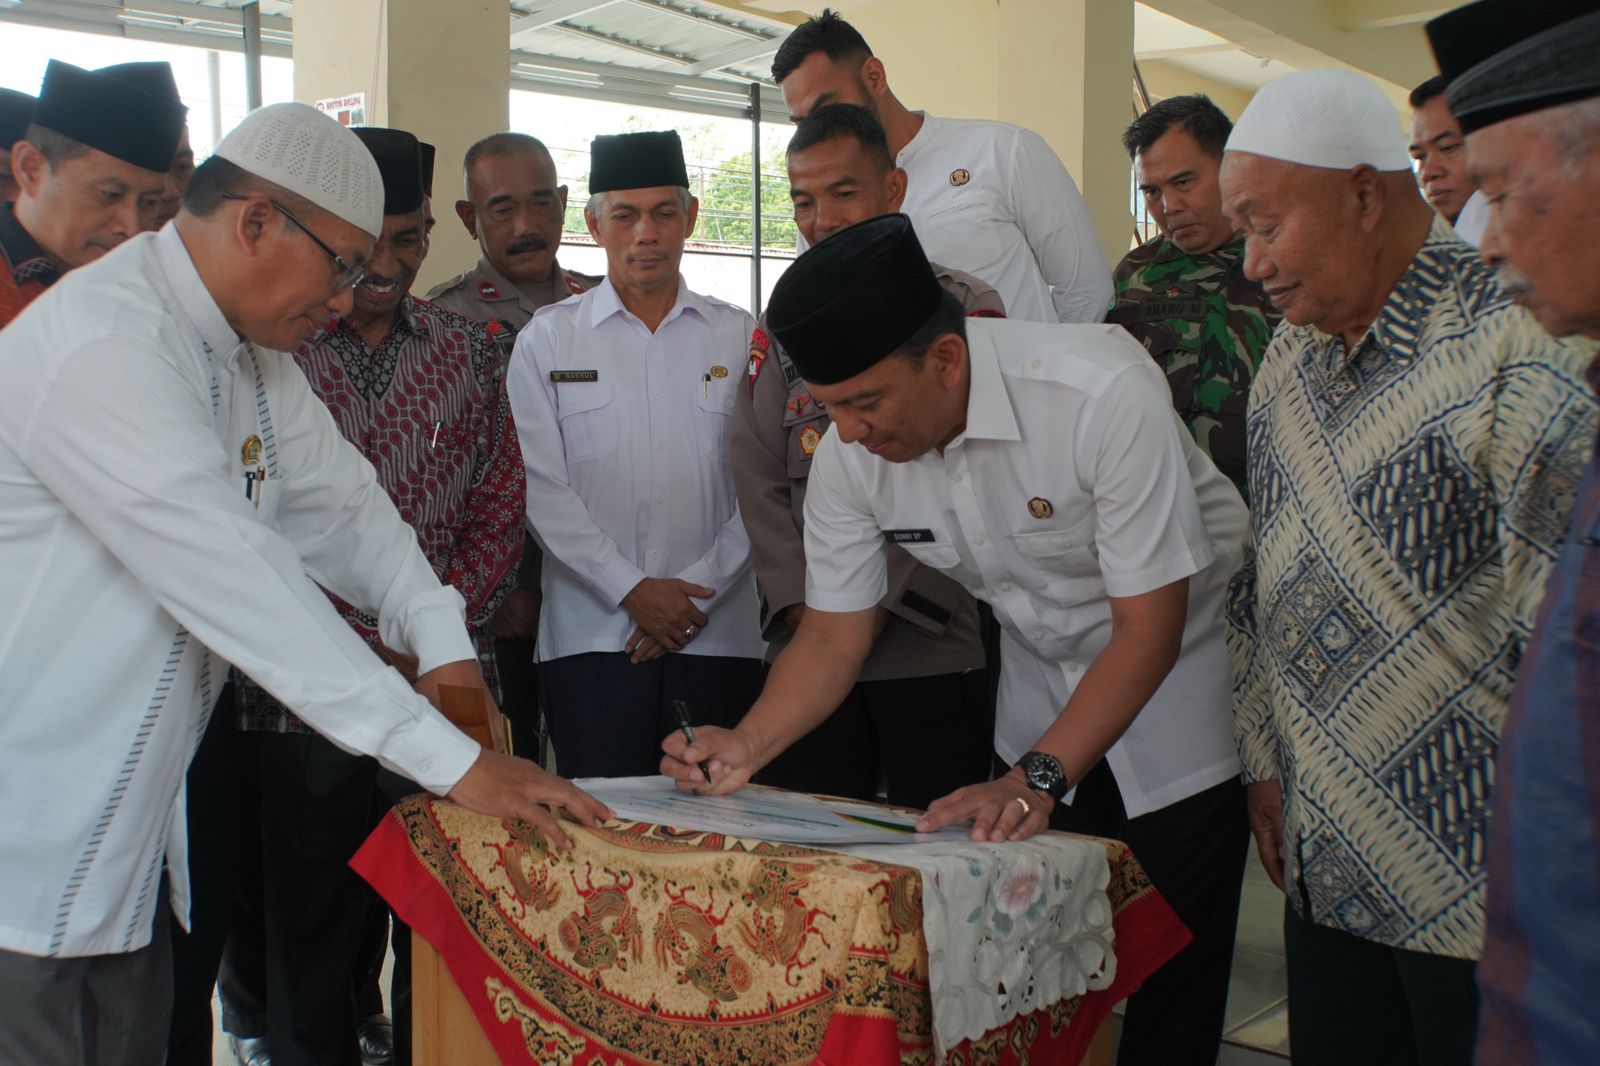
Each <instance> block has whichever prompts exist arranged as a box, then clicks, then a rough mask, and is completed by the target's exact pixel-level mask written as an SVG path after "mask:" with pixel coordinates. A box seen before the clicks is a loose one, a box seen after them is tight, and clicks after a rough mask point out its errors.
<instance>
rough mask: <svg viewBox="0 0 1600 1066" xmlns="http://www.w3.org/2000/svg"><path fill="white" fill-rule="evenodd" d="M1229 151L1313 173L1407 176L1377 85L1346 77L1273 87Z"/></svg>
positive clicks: (1402, 146) (1287, 79)
mask: <svg viewBox="0 0 1600 1066" xmlns="http://www.w3.org/2000/svg"><path fill="white" fill-rule="evenodd" d="M1227 150H1228V151H1230V152H1249V153H1251V154H1252V155H1261V156H1266V157H1267V158H1268V159H1282V160H1284V161H1285V162H1288V163H1299V164H1300V165H1302V166H1308V167H1327V168H1329V169H1331V170H1350V169H1351V168H1353V167H1358V166H1361V165H1362V164H1363V163H1364V164H1366V165H1367V166H1370V167H1372V168H1373V169H1374V170H1410V169H1411V157H1410V155H1409V154H1408V153H1407V152H1406V139H1405V136H1404V135H1403V134H1402V133H1401V132H1400V117H1399V115H1398V114H1396V112H1395V109H1394V106H1393V105H1392V104H1390V103H1389V98H1388V97H1386V96H1384V95H1383V90H1382V89H1379V88H1378V86H1377V85H1376V84H1374V83H1373V82H1372V81H1371V80H1369V79H1367V78H1363V77H1362V76H1361V75H1359V74H1355V73H1352V72H1350V71H1347V70H1303V71H1298V72H1296V73H1294V74H1285V75H1284V76H1283V77H1281V78H1278V79H1276V80H1274V81H1270V82H1268V83H1267V84H1266V85H1265V86H1263V87H1262V88H1261V91H1259V92H1258V93H1256V95H1255V98H1254V99H1252V100H1251V101H1250V103H1249V105H1248V106H1247V107H1246V108H1245V109H1244V114H1242V115H1240V116H1239V121H1238V123H1237V124H1236V125H1235V126H1234V127H1233V133H1232V135H1231V136H1229V137H1228V149H1227Z"/></svg>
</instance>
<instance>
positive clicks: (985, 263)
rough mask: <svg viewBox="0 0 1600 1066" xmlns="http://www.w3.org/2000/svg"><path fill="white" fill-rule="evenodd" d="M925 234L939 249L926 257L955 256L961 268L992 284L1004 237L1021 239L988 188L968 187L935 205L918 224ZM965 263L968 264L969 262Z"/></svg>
mask: <svg viewBox="0 0 1600 1066" xmlns="http://www.w3.org/2000/svg"><path fill="white" fill-rule="evenodd" d="M918 233H919V235H920V234H922V233H926V234H928V235H929V236H930V237H931V238H932V241H931V243H933V244H935V245H937V247H938V249H939V254H938V255H930V256H929V258H931V259H935V260H938V261H941V262H946V263H949V262H952V261H953V260H957V259H959V260H960V262H961V263H962V269H963V270H965V271H966V272H967V273H969V274H974V275H976V276H978V277H980V278H983V279H984V280H985V281H988V282H990V284H993V283H994V282H993V281H992V279H993V277H994V271H993V270H992V269H990V270H989V272H988V273H985V272H984V268H986V267H987V268H992V267H994V266H996V265H997V264H999V263H1000V262H1001V261H1002V260H1003V259H1004V258H1005V255H1006V245H1007V240H1008V239H1012V240H1018V241H1020V240H1022V234H1021V231H1020V230H1018V229H1017V226H1016V222H1015V220H1014V219H1012V217H1011V212H1010V211H1009V210H1007V209H1006V207H1005V205H1004V204H1003V203H1001V202H1000V197H999V194H998V193H997V192H996V191H995V190H992V189H988V188H972V187H970V186H969V187H968V188H966V189H963V190H961V192H960V193H959V194H958V195H957V196H956V197H955V198H954V200H953V201H952V202H947V203H944V204H940V205H938V207H936V208H935V210H933V211H931V212H930V213H929V214H928V215H927V225H926V226H921V227H919V228H918ZM968 264H971V265H970V266H969V265H968Z"/></svg>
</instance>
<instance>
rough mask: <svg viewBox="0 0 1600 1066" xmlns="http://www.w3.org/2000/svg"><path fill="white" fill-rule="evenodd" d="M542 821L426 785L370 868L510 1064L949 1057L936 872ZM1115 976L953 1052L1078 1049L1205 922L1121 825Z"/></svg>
mask: <svg viewBox="0 0 1600 1066" xmlns="http://www.w3.org/2000/svg"><path fill="white" fill-rule="evenodd" d="M563 828H564V829H566V831H567V833H568V834H569V835H570V836H571V837H572V838H573V842H574V845H573V847H572V848H571V849H570V850H567V851H560V850H556V849H552V848H548V847H547V846H546V844H545V841H544V838H543V835H542V834H541V833H539V832H538V831H536V830H534V829H533V828H532V827H530V826H528V825H526V824H525V823H521V822H508V821H501V820H499V819H493V818H487V817H484V816H482V815H477V814H472V813H470V812H468V811H465V810H463V809H461V808H460V807H456V806H454V805H453V804H450V803H448V802H446V801H443V800H439V799H436V798H434V797H432V796H427V795H418V796H413V797H411V798H409V799H407V800H405V801H403V802H402V803H400V804H399V805H398V806H396V807H395V809H394V811H393V812H392V813H391V814H390V815H389V817H387V818H386V819H384V821H383V823H382V824H381V825H380V826H379V827H378V829H377V830H376V831H375V832H374V833H373V834H372V837H371V838H370V839H369V840H368V841H367V843H366V845H365V846H364V847H363V848H362V849H361V851H360V853H359V854H357V855H356V857H355V859H354V860H352V863H351V864H352V865H353V866H354V867H355V868H356V870H357V871H359V872H360V873H361V875H362V876H363V877H365V878H366V879H367V880H368V881H369V882H371V883H372V885H373V887H375V888H376V889H377V890H378V892H379V893H380V894H382V895H383V896H384V898H385V899H387V900H388V901H389V903H390V905H391V906H393V907H394V909H395V913H396V914H398V915H399V917H400V918H401V919H402V920H403V921H405V922H406V923H407V924H409V925H410V926H411V927H412V928H413V929H414V930H415V931H416V932H417V933H418V934H419V935H421V936H422V937H423V938H424V939H425V940H427V941H428V942H429V943H431V944H432V945H433V946H434V947H435V948H436V949H437V950H438V951H439V954H440V956H441V957H442V958H443V959H444V961H445V964H446V966H447V967H448V968H449V970H450V973H451V975H452V976H453V977H454V979H455V982H456V984H457V985H458V986H459V987H460V988H461V990H462V992H463V994H464V995H465V996H466V999H467V1001H468V1003H469V1004H470V1005H471V1007H472V1009H473V1012H474V1014H475V1015H476V1016H477V1019H478V1022H479V1024H481V1025H482V1026H483V1029H484V1032H485V1033H486V1034H487V1035H488V1037H489V1040H490V1042H491V1043H492V1044H493V1046H494V1048H495V1051H496V1053H497V1054H498V1056H499V1058H500V1061H501V1062H504V1063H516V1064H533V1063H537V1064H541V1066H543V1064H547V1063H561V1064H568V1063H570V1064H573V1066H591V1064H594V1066H599V1064H604V1066H701V1064H707V1063H714V1064H718V1066H721V1064H733V1063H749V1064H762V1066H766V1064H780V1063H784V1064H787V1063H797V1064H799V1063H805V1064H810V1063H823V1064H836V1066H837V1064H846V1063H848V1064H851V1066H879V1064H885V1066H887V1064H892V1063H916V1064H923V1063H932V1062H934V1061H935V1056H934V1052H933V1044H932V1038H931V1032H932V1005H931V999H930V995H929V985H928V951H927V942H926V940H925V938H924V936H923V932H922V901H921V889H922V886H921V878H920V876H919V875H918V874H917V872H916V871H915V870H913V869H911V868H909V867H905V866H896V865H890V864H887V863H882V862H873V861H869V860H866V859H860V858H853V857H850V856H845V855H838V854H832V853H828V852H821V851H815V850H812V849H808V848H800V847H794V846H790V845H782V844H767V843H762V842H759V841H751V840H741V839H737V838H733V837H725V836H721V835H718V834H712V833H700V832H683V831H679V830H674V829H669V828H665V827H661V826H653V825H646V824H643V823H637V822H613V823H610V824H609V825H608V826H606V827H605V828H602V829H591V828H587V827H583V826H578V825H574V824H572V823H564V824H563ZM1103 843H1104V846H1105V848H1106V850H1107V856H1108V858H1109V859H1110V863H1111V882H1110V885H1109V887H1108V890H1107V894H1108V897H1109V900H1110V903H1111V906H1112V911H1113V928H1114V930H1115V939H1116V954H1117V968H1116V977H1115V980H1114V982H1113V983H1112V984H1111V985H1110V987H1108V988H1106V989H1105V990H1103V991H1099V992H1091V993H1089V994H1087V995H1085V996H1082V997H1079V998H1076V999H1070V1000H1065V1001H1062V1002H1059V1003H1055V1004H1053V1005H1051V1006H1049V1007H1048V1008H1045V1009H1042V1010H1038V1011H1035V1012H1033V1013H1030V1014H1026V1015H1023V1016H1021V1017H1018V1018H1015V1019H1013V1020H1012V1021H1011V1022H1010V1023H1008V1024H1007V1025H1005V1026H1003V1027H1001V1028H999V1029H996V1030H994V1031H992V1032H990V1033H988V1034H986V1035H985V1036H984V1037H982V1038H980V1039H978V1040H975V1041H967V1042H964V1043H962V1044H960V1045H958V1046H956V1047H955V1048H954V1049H952V1051H951V1054H950V1056H949V1059H948V1061H950V1062H952V1063H962V1064H976V1063H996V1064H1012V1063H1016V1064H1022V1063H1028V1062H1032V1063H1035V1064H1038V1063H1074V1062H1077V1061H1078V1059H1079V1058H1080V1057H1081V1056H1082V1054H1083V1052H1084V1050H1085V1049H1086V1048H1087V1047H1088V1045H1089V1042H1090V1041H1091V1040H1092V1039H1093V1036H1094V1033H1095V1030H1096V1029H1097V1028H1098V1027H1099V1025H1100V1023H1101V1022H1102V1021H1103V1020H1104V1019H1105V1017H1106V1015H1107V1013H1108V1012H1109V1011H1110V1009H1111V1007H1112V1006H1113V1005H1114V1004H1115V1003H1116V1002H1117V1001H1118V1000H1120V999H1122V998H1123V997H1125V996H1126V995H1128V993H1129V992H1131V991H1132V990H1133V989H1134V988H1136V987H1138V985H1139V983H1140V982H1141V981H1143V980H1144V979H1145V978H1146V977H1147V976H1149V975H1150V974H1151V973H1152V972H1154V970H1155V969H1156V968H1157V967H1158V966H1160V965H1161V964H1162V963H1163V962H1165V961H1166V960H1167V959H1168V958H1170V957H1171V956H1172V955H1173V954H1174V953H1175V952H1177V951H1178V950H1179V949H1180V948H1181V947H1182V946H1183V945H1184V944H1185V943H1187V942H1188V939H1189V934H1188V932H1187V930H1185V929H1184V928H1183V926H1182V924H1181V923H1180V922H1179V921H1178V919H1177V918H1176V916H1175V915H1174V914H1173V913H1172V911H1171V909H1170V908H1169V907H1168V906H1167V905H1166V903H1165V901H1163V900H1162V899H1161V898H1160V896H1159V895H1157V894H1156V893H1155V891H1154V890H1153V889H1152V888H1151V887H1150V882H1149V880H1148V878H1146V876H1145V874H1144V871H1143V869H1142V868H1141V867H1140V866H1139V864H1138V862H1137V860H1135V859H1134V857H1133V855H1132V854H1131V853H1130V852H1129V851H1128V849H1127V847H1126V846H1125V845H1123V844H1121V843H1118V842H1116V841H1104V842H1103Z"/></svg>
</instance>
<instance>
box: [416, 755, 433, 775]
mask: <svg viewBox="0 0 1600 1066" xmlns="http://www.w3.org/2000/svg"><path fill="white" fill-rule="evenodd" d="M432 769H433V762H432V760H430V759H423V760H422V761H421V762H419V763H417V772H418V773H422V774H425V773H427V772H428V771H429V770H432Z"/></svg>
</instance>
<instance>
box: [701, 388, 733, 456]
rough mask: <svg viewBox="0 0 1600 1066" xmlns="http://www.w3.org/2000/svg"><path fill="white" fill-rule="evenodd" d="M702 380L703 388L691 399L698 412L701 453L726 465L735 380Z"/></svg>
mask: <svg viewBox="0 0 1600 1066" xmlns="http://www.w3.org/2000/svg"><path fill="white" fill-rule="evenodd" d="M704 380H705V387H704V388H702V389H701V390H700V394H699V395H698V396H696V397H695V398H694V405H695V407H696V408H698V411H699V421H700V431H701V433H702V437H701V441H702V450H703V452H704V454H705V455H706V456H708V457H709V458H712V459H717V460H720V461H722V462H727V461H728V459H729V456H728V442H729V439H730V438H731V437H732V436H733V404H734V400H735V398H736V397H737V395H738V391H737V390H738V388H739V380H740V379H737V378H734V377H731V376H730V377H725V378H711V377H708V378H707V379H704Z"/></svg>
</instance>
